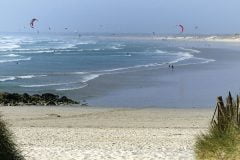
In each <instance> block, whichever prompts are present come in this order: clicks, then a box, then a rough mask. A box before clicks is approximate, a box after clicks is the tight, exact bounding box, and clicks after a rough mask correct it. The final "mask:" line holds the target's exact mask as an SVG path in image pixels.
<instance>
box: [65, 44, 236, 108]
mask: <svg viewBox="0 0 240 160" xmlns="http://www.w3.org/2000/svg"><path fill="white" fill-rule="evenodd" d="M194 49H195V48H194ZM196 49H198V50H200V51H201V53H192V54H193V55H194V56H196V57H203V58H207V59H215V60H216V61H215V62H211V63H206V64H195V65H187V66H175V70H174V72H172V71H171V70H169V68H168V67H167V66H166V67H165V68H156V69H152V70H143V71H135V72H125V73H117V74H108V75H103V76H100V77H98V78H97V79H94V80H91V81H89V82H88V86H87V87H85V88H82V89H81V90H79V91H73V92H72V93H74V94H77V95H80V96H79V97H77V99H78V98H79V99H85V100H87V102H88V103H89V105H93V106H103V107H107V106H112V107H138V106H141V107H146V106H151V107H153V106H165V107H175V106H178V107H192V106H196V107H205V106H207V107H210V106H213V105H214V104H215V98H216V97H217V96H220V95H222V96H224V95H226V94H227V93H228V92H229V91H231V92H232V93H233V94H237V93H238V90H237V89H238V88H239V85H238V83H237V81H238V80H239V79H240V76H238V75H237V74H235V73H237V72H238V70H237V69H238V68H239V67H240V65H239V63H238V61H237V59H239V58H240V54H239V53H240V52H239V51H237V50H231V49H218V48H210V49H209V48H202V49H199V48H196ZM227 77H231V78H227ZM69 95H70V94H69Z"/></svg>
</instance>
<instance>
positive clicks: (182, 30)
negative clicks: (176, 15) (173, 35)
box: [177, 24, 184, 33]
mask: <svg viewBox="0 0 240 160" xmlns="http://www.w3.org/2000/svg"><path fill="white" fill-rule="evenodd" d="M177 26H178V27H180V28H181V31H180V32H181V33H183V32H184V27H183V25H181V24H179V25H177Z"/></svg>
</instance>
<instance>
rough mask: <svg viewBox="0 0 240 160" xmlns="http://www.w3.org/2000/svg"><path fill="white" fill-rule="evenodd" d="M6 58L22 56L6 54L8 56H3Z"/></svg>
mask: <svg viewBox="0 0 240 160" xmlns="http://www.w3.org/2000/svg"><path fill="white" fill-rule="evenodd" d="M3 56H4V57H19V56H20V55H17V54H6V55H3Z"/></svg>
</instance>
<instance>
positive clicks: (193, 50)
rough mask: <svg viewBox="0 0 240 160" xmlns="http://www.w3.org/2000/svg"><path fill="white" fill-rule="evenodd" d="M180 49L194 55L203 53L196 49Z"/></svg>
mask: <svg viewBox="0 0 240 160" xmlns="http://www.w3.org/2000/svg"><path fill="white" fill-rule="evenodd" d="M179 49H181V50H184V51H190V52H192V53H200V52H201V51H199V50H196V49H191V48H184V47H179Z"/></svg>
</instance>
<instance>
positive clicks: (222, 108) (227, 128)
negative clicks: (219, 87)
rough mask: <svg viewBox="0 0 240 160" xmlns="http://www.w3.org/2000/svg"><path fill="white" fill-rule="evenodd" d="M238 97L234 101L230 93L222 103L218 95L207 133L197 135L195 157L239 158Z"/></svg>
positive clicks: (210, 158) (203, 159)
mask: <svg viewBox="0 0 240 160" xmlns="http://www.w3.org/2000/svg"><path fill="white" fill-rule="evenodd" d="M239 153H240V120H239V97H238V96H237V100H236V101H234V100H233V98H232V96H231V93H229V96H228V97H227V99H226V104H224V102H223V100H222V97H218V102H217V106H216V109H215V112H214V115H213V118H212V121H211V126H210V128H209V130H208V132H207V133H205V134H202V135H200V136H198V137H197V141H196V144H195V154H196V159H199V160H200V159H201V160H205V159H206V160H235V159H240V154H239Z"/></svg>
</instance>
